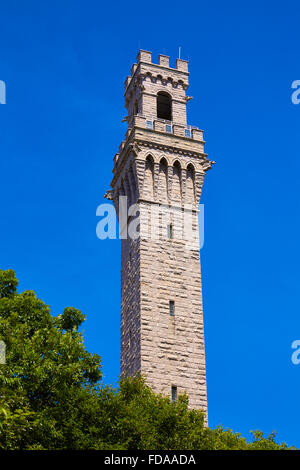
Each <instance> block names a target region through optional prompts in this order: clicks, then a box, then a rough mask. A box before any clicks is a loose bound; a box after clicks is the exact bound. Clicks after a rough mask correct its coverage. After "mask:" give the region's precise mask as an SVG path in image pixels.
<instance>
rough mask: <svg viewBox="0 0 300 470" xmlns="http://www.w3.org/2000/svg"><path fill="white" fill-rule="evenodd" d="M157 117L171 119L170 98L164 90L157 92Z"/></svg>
mask: <svg viewBox="0 0 300 470" xmlns="http://www.w3.org/2000/svg"><path fill="white" fill-rule="evenodd" d="M157 117H158V118H160V119H165V120H167V121H172V100H171V97H170V95H168V93H165V92H164V91H160V92H159V93H157Z"/></svg>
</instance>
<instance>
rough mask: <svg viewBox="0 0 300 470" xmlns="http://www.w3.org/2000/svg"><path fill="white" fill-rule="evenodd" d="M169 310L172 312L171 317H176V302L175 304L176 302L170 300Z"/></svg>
mask: <svg viewBox="0 0 300 470" xmlns="http://www.w3.org/2000/svg"><path fill="white" fill-rule="evenodd" d="M169 310H170V315H171V317H174V315H175V302H174V300H170V302H169Z"/></svg>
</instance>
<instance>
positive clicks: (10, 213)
mask: <svg viewBox="0 0 300 470" xmlns="http://www.w3.org/2000/svg"><path fill="white" fill-rule="evenodd" d="M0 10H1V11H0V16H1V28H0V51H1V53H0V80H4V81H5V82H6V85H7V104H6V105H0V155H1V172H0V178H1V184H0V201H1V232H0V234H1V235H0V240H1V245H0V246H1V248H0V250H1V251H0V267H1V268H2V269H7V268H12V269H14V270H15V271H16V273H17V276H18V278H19V279H20V289H21V290H24V289H33V290H35V291H36V292H37V294H38V295H39V296H40V297H41V298H42V299H43V300H45V301H46V302H47V303H48V304H49V305H50V306H51V308H52V311H53V313H54V314H56V313H60V312H61V311H62V309H63V308H64V307H65V306H75V307H77V308H80V309H82V311H83V312H84V313H85V314H86V315H87V321H86V323H85V337H86V342H87V347H88V349H89V350H91V351H93V352H97V353H99V354H100V355H101V356H102V359H103V370H104V374H105V381H106V382H108V383H113V382H116V380H117V377H118V374H119V353H120V351H119V303H120V275H119V270H120V242H119V241H115V240H111V241H100V240H98V239H97V238H96V233H95V229H96V223H97V221H98V219H97V218H96V215H95V214H96V208H97V206H98V205H99V204H101V203H103V202H104V200H103V194H104V193H105V191H106V190H107V189H108V188H109V184H110V180H111V176H112V173H111V171H112V158H113V156H114V154H115V153H116V151H117V149H118V146H119V143H120V141H121V140H122V138H123V136H124V133H125V129H126V125H125V124H121V119H122V118H123V117H124V115H125V114H126V112H125V109H124V105H123V82H124V79H125V78H126V75H127V74H128V72H129V70H130V66H131V64H132V63H133V62H134V61H135V57H136V54H137V51H138V49H139V47H141V48H143V49H146V50H151V51H153V55H154V59H157V55H158V54H159V53H165V54H168V55H170V57H171V63H173V64H174V61H175V59H176V57H177V56H178V46H181V48H182V58H186V59H190V72H191V75H190V82H191V86H190V89H189V92H188V94H189V95H192V96H194V100H192V101H191V102H189V104H188V120H189V123H190V124H192V125H197V126H199V127H200V128H202V129H204V130H205V139H206V141H207V144H206V151H207V153H208V154H209V156H210V158H211V159H213V160H215V161H216V165H215V166H214V168H213V170H212V171H210V172H208V173H207V176H206V181H205V188H204V191H203V196H202V201H201V202H202V203H204V204H205V244H204V247H203V249H202V250H201V258H202V273H203V275H202V279H203V296H204V315H205V334H206V354H207V380H208V406H209V422H210V425H211V426H212V427H214V426H216V425H217V424H223V425H224V426H228V427H230V428H232V429H233V430H234V431H240V432H241V433H243V434H245V435H247V436H248V431H249V430H250V429H257V428H258V429H261V430H263V431H264V432H266V433H269V432H271V431H272V430H273V429H276V430H277V431H278V436H279V439H280V440H284V441H286V442H287V443H288V444H296V445H298V446H299V447H300V437H299V431H298V427H299V424H298V423H299V419H300V410H299V386H300V379H299V377H300V365H299V366H295V365H293V364H292V362H291V354H292V349H291V343H292V341H293V340H296V339H300V321H299V317H300V316H299V303H300V300H299V281H300V279H299V265H300V256H299V247H298V245H299V228H300V223H299V173H300V163H299V153H300V152H299V150H300V139H299V134H300V132H299V126H300V104H299V105H294V104H292V102H291V92H292V90H291V83H292V82H293V81H294V80H297V79H300V70H299V68H300V65H299V13H300V6H299V2H296V1H294V2H289V1H286V2H274V1H272V2H263V1H257V0H254V1H251V2H247V3H245V2H237V1H236V2H233V1H227V2H221V1H218V2H214V1H210V2H208V1H207V2H202V1H199V0H197V1H191V2H188V3H184V2H179V1H177V0H174V1H172V2H171V3H170V2H157V1H156V0H154V1H152V2H140V1H136V0H134V1H131V2H118V1H117V2H100V1H95V0H94V1H92V0H85V1H78V0H77V1H76V0H72V1H70V0H64V1H55V0H54V1H51V2H50V1H48V0H45V1H43V2H41V1H33V0H28V1H26V2H24V1H15V0H11V1H10V2H1V7H0Z"/></svg>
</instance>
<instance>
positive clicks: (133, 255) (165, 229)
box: [108, 50, 213, 412]
mask: <svg viewBox="0 0 300 470" xmlns="http://www.w3.org/2000/svg"><path fill="white" fill-rule="evenodd" d="M188 79H189V72H188V62H187V61H185V60H182V59H177V60H176V68H173V67H170V65H169V57H168V56H165V55H160V56H159V63H158V64H155V63H153V62H152V59H151V52H147V51H144V50H141V51H140V52H139V54H138V56H137V63H136V64H133V66H132V68H131V74H130V76H128V77H127V79H126V81H125V94H124V96H125V106H126V109H127V111H128V116H127V117H126V118H125V120H126V121H127V123H128V130H127V132H126V135H125V140H124V141H123V142H122V143H121V145H120V147H119V152H118V153H117V154H116V155H115V157H114V168H113V174H114V176H113V180H112V183H111V186H112V188H113V189H112V190H111V191H109V192H108V197H109V198H111V199H113V202H114V205H115V207H116V210H117V213H119V212H120V213H121V212H122V211H120V209H121V205H122V207H123V212H122V214H123V215H122V216H121V215H120V216H119V223H120V230H121V231H122V234H121V238H122V242H121V243H122V255H121V374H122V375H123V376H124V375H125V376H126V375H131V376H134V375H136V374H139V373H141V374H142V375H144V376H145V377H146V380H147V383H148V384H149V385H150V386H151V387H152V388H153V389H154V391H156V392H162V393H163V394H165V395H169V396H170V397H171V399H172V400H176V397H177V394H180V393H183V392H186V393H187V394H188V397H189V406H190V407H191V408H201V409H203V410H204V411H205V412H206V411H207V398H206V371H205V350H204V330H203V309H202V289H201V274H200V248H199V243H196V244H195V243H190V242H189V241H187V239H186V237H185V236H184V230H181V227H182V220H183V219H185V217H183V215H188V216H190V218H189V217H187V219H186V220H189V222H184V224H185V225H187V224H188V225H190V228H192V227H193V228H194V229H195V228H196V234H198V215H197V214H198V206H199V201H200V195H201V190H202V185H203V180H204V175H205V172H206V171H207V170H208V169H209V168H211V164H212V163H213V162H210V161H209V160H208V159H207V156H206V154H205V153H204V141H203V131H202V130H200V129H198V128H197V127H192V126H189V125H187V118H186V105H187V102H188V101H189V100H190V99H191V97H189V96H187V95H186V90H187V88H188V85H189V82H188ZM124 196H126V197H127V206H126V205H125V206H124V202H123V201H124V200H125V198H124ZM124 207H125V216H124ZM137 210H138V211H139V212H137ZM126 211H128V212H127V213H126ZM138 215H139V219H138ZM138 220H139V228H140V230H139V231H140V235H139V236H132V234H130V233H128V232H130V223H132V224H133V227H135V228H136V230H135V234H136V232H137V231H138V230H137V229H138V227H137V222H138ZM126 225H127V226H126ZM194 231H195V230H194Z"/></svg>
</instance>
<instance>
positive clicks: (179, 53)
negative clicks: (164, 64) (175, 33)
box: [178, 46, 181, 59]
mask: <svg viewBox="0 0 300 470" xmlns="http://www.w3.org/2000/svg"><path fill="white" fill-rule="evenodd" d="M180 55H181V46H179V52H178V58H179V59H180Z"/></svg>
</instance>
